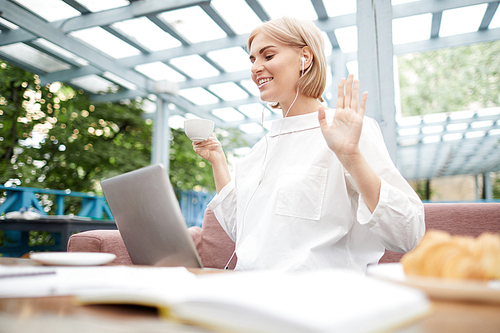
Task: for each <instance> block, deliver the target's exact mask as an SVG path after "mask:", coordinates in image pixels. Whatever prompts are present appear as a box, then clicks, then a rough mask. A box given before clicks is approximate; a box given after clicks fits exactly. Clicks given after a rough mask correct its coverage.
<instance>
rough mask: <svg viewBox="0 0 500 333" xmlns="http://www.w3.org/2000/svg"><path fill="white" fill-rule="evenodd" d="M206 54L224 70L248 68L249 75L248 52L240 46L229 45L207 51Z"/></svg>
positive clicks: (233, 70)
mask: <svg viewBox="0 0 500 333" xmlns="http://www.w3.org/2000/svg"><path fill="white" fill-rule="evenodd" d="M207 56H208V57H209V58H210V59H211V60H213V61H215V62H216V63H217V65H219V66H220V67H222V69H224V71H226V72H238V71H244V70H248V75H250V68H251V62H250V60H249V58H248V56H249V55H248V52H247V51H245V50H244V49H243V48H242V47H239V46H236V47H230V48H228V49H221V50H216V51H210V52H207Z"/></svg>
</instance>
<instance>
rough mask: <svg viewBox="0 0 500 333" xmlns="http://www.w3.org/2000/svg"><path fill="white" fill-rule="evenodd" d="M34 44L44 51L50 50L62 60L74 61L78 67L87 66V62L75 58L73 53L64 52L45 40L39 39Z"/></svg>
mask: <svg viewBox="0 0 500 333" xmlns="http://www.w3.org/2000/svg"><path fill="white" fill-rule="evenodd" d="M34 43H35V44H37V45H38V46H41V47H42V48H44V49H49V50H52V51H54V52H56V53H58V54H59V55H61V56H63V57H64V58H68V59H72V60H73V61H76V62H77V63H78V64H80V66H87V65H88V64H89V62H88V61H87V60H85V59H82V58H80V57H78V56H76V55H75V54H74V53H71V52H69V51H66V50H65V49H63V48H61V47H59V46H57V45H56V44H54V43H51V42H49V41H48V40H46V39H43V38H39V39H37V40H36V41H34Z"/></svg>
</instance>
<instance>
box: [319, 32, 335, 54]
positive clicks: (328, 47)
mask: <svg viewBox="0 0 500 333" xmlns="http://www.w3.org/2000/svg"><path fill="white" fill-rule="evenodd" d="M321 35H323V42H324V43H325V55H326V56H327V57H329V56H330V55H331V54H332V49H333V46H332V43H331V42H330V38H328V35H327V34H326V32H324V31H322V32H321Z"/></svg>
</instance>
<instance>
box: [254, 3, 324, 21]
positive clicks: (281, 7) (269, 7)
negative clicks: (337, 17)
mask: <svg viewBox="0 0 500 333" xmlns="http://www.w3.org/2000/svg"><path fill="white" fill-rule="evenodd" d="M259 2H260V4H261V5H262V7H263V8H264V9H265V11H266V12H267V13H268V14H269V16H271V19H276V18H280V17H282V16H291V17H296V18H298V19H301V20H310V21H315V20H317V19H318V15H316V11H315V10H314V7H313V5H312V3H311V2H310V1H303V0H259Z"/></svg>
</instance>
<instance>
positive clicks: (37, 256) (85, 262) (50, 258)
mask: <svg viewBox="0 0 500 333" xmlns="http://www.w3.org/2000/svg"><path fill="white" fill-rule="evenodd" d="M115 258H116V255H114V254H112V253H101V252H37V253H31V254H30V259H33V260H34V261H36V262H39V263H41V264H44V265H52V266H97V265H104V264H107V263H109V262H111V261H112V260H113V259H115Z"/></svg>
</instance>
